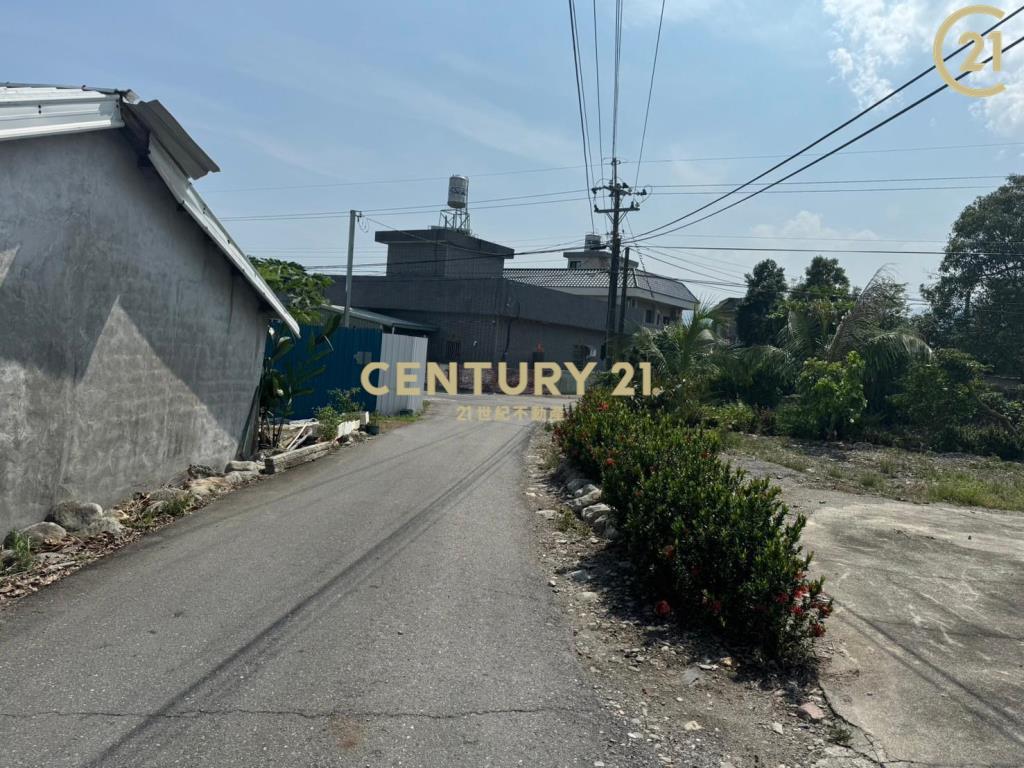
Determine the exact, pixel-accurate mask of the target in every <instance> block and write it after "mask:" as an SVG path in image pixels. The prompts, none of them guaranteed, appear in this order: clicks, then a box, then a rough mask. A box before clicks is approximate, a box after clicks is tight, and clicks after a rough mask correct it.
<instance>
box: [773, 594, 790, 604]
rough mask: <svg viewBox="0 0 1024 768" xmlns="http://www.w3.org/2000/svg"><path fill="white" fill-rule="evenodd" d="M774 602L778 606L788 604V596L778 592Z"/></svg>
mask: <svg viewBox="0 0 1024 768" xmlns="http://www.w3.org/2000/svg"><path fill="white" fill-rule="evenodd" d="M775 602H776V603H778V604H779V605H785V604H786V603H788V602H789V595H787V594H786V593H785V592H779V594H777V595H776V596H775Z"/></svg>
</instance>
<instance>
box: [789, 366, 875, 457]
mask: <svg viewBox="0 0 1024 768" xmlns="http://www.w3.org/2000/svg"><path fill="white" fill-rule="evenodd" d="M796 388H797V394H798V395H799V403H800V407H801V409H802V410H803V415H802V416H801V417H800V418H799V419H797V420H796V421H797V422H798V424H797V425H796V426H797V428H798V429H799V428H800V427H801V425H800V424H799V422H800V421H803V425H802V426H804V427H809V428H810V429H811V430H812V431H813V432H814V433H815V434H814V436H816V437H824V438H825V439H826V440H835V439H837V438H840V437H843V436H845V435H848V434H850V433H851V432H853V431H854V430H855V429H856V428H857V425H858V422H859V420H860V418H861V416H862V415H863V413H864V409H865V408H867V405H868V403H867V399H866V398H865V397H864V360H863V359H862V358H861V356H860V355H858V354H857V353H856V352H850V353H849V354H848V355H847V356H846V360H844V361H843V362H837V363H829V362H826V361H824V360H818V359H816V358H811V359H810V360H806V361H804V367H803V370H802V371H801V372H800V377H799V378H798V379H797V383H796Z"/></svg>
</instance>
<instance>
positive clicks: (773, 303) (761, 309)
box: [736, 259, 787, 347]
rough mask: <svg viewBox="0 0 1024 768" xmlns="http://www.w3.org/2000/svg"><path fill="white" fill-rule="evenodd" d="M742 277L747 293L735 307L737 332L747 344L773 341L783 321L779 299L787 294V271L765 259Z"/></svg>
mask: <svg viewBox="0 0 1024 768" xmlns="http://www.w3.org/2000/svg"><path fill="white" fill-rule="evenodd" d="M745 277H746V280H747V295H746V296H744V297H743V300H742V301H741V302H740V305H739V307H738V308H737V310H736V333H737V335H738V336H739V339H740V342H741V343H743V344H744V345H745V346H748V347H753V346H759V345H762V344H773V343H775V339H776V337H777V336H778V334H779V331H780V330H781V329H782V326H783V325H784V324H785V318H784V313H783V311H782V310H783V307H782V303H783V300H784V299H785V298H786V287H787V286H786V272H785V270H784V269H783V268H782V267H780V266H779V265H778V264H776V263H775V262H774V261H772V260H771V259H765V260H764V261H761V262H758V263H757V264H755V265H754V269H753V270H752V271H751V272H750V273H749V274H747V275H745Z"/></svg>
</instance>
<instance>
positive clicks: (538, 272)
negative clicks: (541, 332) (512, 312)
mask: <svg viewBox="0 0 1024 768" xmlns="http://www.w3.org/2000/svg"><path fill="white" fill-rule="evenodd" d="M503 274H504V276H505V277H507V278H508V279H509V280H515V281H516V282H520V283H528V284H530V285H536V286H539V287H541V288H555V289H558V288H603V289H604V290H606V291H607V290H608V272H607V270H603V269H566V268H564V267H562V268H532V269H531V268H525V267H510V268H508V269H505V270H504V271H503ZM627 285H628V287H630V288H635V289H637V290H639V291H645V292H649V293H655V294H660V295H661V296H665V297H668V298H670V299H675V300H676V301H679V302H683V303H686V304H694V303H696V301H697V298H696V297H695V296H694V295H693V294H692V293H690V289H689V288H687V287H686V286H685V285H684V284H683V283H681V282H680V281H679V280H673V279H672V278H671V277H662V276H661V275H655V274H652V273H650V272H645V271H643V270H641V269H631V270H630V271H629V280H628V282H627Z"/></svg>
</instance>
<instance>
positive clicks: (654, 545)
mask: <svg viewBox="0 0 1024 768" xmlns="http://www.w3.org/2000/svg"><path fill="white" fill-rule="evenodd" d="M604 406H607V407H604ZM624 416H629V418H623V417H624ZM556 435H558V436H559V442H560V445H562V446H563V450H566V449H568V450H566V455H567V456H569V458H570V459H573V460H575V459H574V454H582V455H583V456H584V458H585V459H586V460H587V461H588V462H589V468H588V467H584V469H587V470H588V471H592V470H593V468H594V467H595V466H599V467H600V468H601V470H602V476H603V485H604V498H605V499H606V500H607V501H608V502H609V503H610V504H612V505H613V506H614V508H615V510H616V511H615V522H616V525H617V527H618V529H619V531H620V532H621V535H622V539H623V541H624V543H625V545H626V547H627V549H628V551H629V554H630V557H631V559H632V560H633V561H634V562H635V563H636V565H637V567H638V570H639V572H640V573H641V574H642V575H643V577H644V579H645V582H646V583H647V585H648V586H649V587H650V588H651V590H652V591H653V594H654V595H655V596H656V597H659V598H665V599H667V600H668V601H669V602H670V604H671V606H672V608H673V610H674V611H675V613H676V614H677V615H678V616H680V617H682V618H684V619H686V620H690V621H698V620H699V621H703V622H707V623H708V624H710V625H711V626H712V627H714V628H715V629H716V630H718V631H721V632H722V633H724V634H725V635H727V636H729V637H731V638H733V639H735V640H738V641H740V642H744V643H751V644H752V645H754V646H756V647H757V648H758V649H760V651H761V652H763V653H764V654H765V656H767V657H769V658H774V659H781V660H784V661H795V660H798V659H801V658H802V657H803V654H804V652H805V651H806V649H807V644H808V640H809V638H811V637H814V636H818V635H820V634H822V633H823V632H824V623H823V622H824V619H825V617H826V616H827V615H828V614H829V612H830V611H831V602H830V601H829V600H827V599H825V598H824V596H822V595H821V580H809V579H808V578H807V567H808V564H809V562H810V556H809V555H805V554H803V552H802V550H801V547H800V544H799V540H800V533H801V530H802V529H803V526H804V519H803V518H802V517H800V516H798V517H797V518H796V519H795V520H793V521H792V522H790V521H788V520H787V509H786V507H785V505H783V504H782V502H781V501H780V500H779V491H778V489H777V488H774V487H772V486H771V485H770V484H769V482H768V481H767V480H750V479H748V478H747V477H746V476H745V475H744V473H743V472H741V471H738V470H733V469H732V468H731V467H730V466H729V464H727V463H726V462H724V461H722V460H721V459H720V458H719V457H718V447H719V442H718V439H717V437H716V436H715V435H714V434H713V433H711V432H704V431H695V430H690V429H684V428H680V427H679V426H677V425H676V423H675V422H673V421H672V420H670V419H667V418H664V417H661V416H658V415H656V414H652V413H650V412H646V411H638V412H635V413H632V414H630V413H629V410H628V408H627V406H626V405H625V404H623V405H622V406H621V407H613V406H611V405H610V404H608V403H607V401H604V400H601V399H598V398H595V399H593V400H589V401H587V400H584V401H581V403H580V405H579V406H578V407H577V408H575V409H574V410H573V411H572V412H571V413H569V414H568V415H567V417H566V419H565V420H563V421H562V422H561V423H560V424H559V426H558V428H557V430H556ZM584 435H594V436H597V437H598V444H599V445H600V448H599V449H597V450H593V449H591V450H586V446H585V445H584V446H580V445H577V444H576V439H577V438H579V437H581V436H584ZM570 450H571V451H573V452H574V453H569V451H570Z"/></svg>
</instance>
